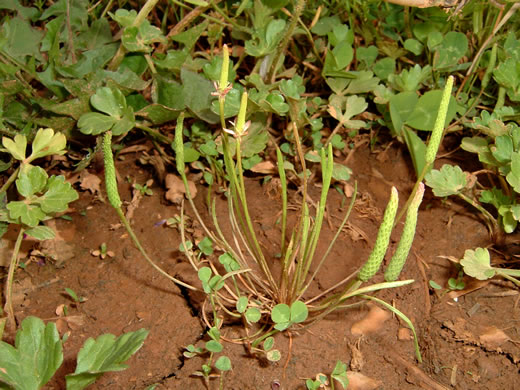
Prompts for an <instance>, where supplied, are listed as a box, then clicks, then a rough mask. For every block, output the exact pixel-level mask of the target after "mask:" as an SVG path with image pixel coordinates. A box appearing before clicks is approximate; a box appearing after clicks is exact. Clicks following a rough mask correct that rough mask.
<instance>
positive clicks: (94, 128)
mask: <svg viewBox="0 0 520 390" xmlns="http://www.w3.org/2000/svg"><path fill="white" fill-rule="evenodd" d="M116 122H117V119H116V118H114V117H112V116H108V115H103V114H100V113H99V112H89V113H87V114H83V115H82V116H81V117H80V118H79V121H78V128H79V131H81V132H82V133H83V134H91V135H99V134H101V133H104V132H105V131H107V130H110V129H111V128H112V126H114V124H115V123H116Z"/></svg>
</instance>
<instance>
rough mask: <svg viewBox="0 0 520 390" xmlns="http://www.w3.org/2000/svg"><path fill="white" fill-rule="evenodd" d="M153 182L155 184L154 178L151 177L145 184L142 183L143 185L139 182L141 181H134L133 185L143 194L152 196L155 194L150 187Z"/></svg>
mask: <svg viewBox="0 0 520 390" xmlns="http://www.w3.org/2000/svg"><path fill="white" fill-rule="evenodd" d="M152 184H153V179H150V180H148V181H147V182H146V183H145V184H142V185H141V184H139V183H134V184H133V185H132V187H133V188H135V189H136V190H137V191H139V192H140V193H141V195H142V196H145V195H148V196H152V195H153V191H152V189H151V188H150V186H151V185H152Z"/></svg>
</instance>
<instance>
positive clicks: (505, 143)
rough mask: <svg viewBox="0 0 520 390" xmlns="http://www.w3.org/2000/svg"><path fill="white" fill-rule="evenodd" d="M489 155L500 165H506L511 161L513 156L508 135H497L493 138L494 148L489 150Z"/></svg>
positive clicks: (511, 141)
mask: <svg viewBox="0 0 520 390" xmlns="http://www.w3.org/2000/svg"><path fill="white" fill-rule="evenodd" d="M490 149H491V154H492V155H493V157H495V158H496V159H497V161H498V162H500V163H507V162H509V161H511V155H512V154H513V140H512V139H511V136H509V135H499V136H498V137H496V138H495V146H492V147H491V148H490Z"/></svg>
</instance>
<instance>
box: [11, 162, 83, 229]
mask: <svg viewBox="0 0 520 390" xmlns="http://www.w3.org/2000/svg"><path fill="white" fill-rule="evenodd" d="M16 188H17V190H18V192H19V194H20V195H22V196H23V197H25V199H24V200H21V201H11V202H9V203H8V204H7V206H6V208H7V210H8V211H9V222H13V223H22V224H25V225H27V226H29V227H36V226H37V225H38V224H39V223H40V221H43V220H44V219H45V218H46V217H47V216H48V215H49V214H52V213H56V212H62V211H65V210H66V209H67V207H68V204H69V202H72V201H74V200H76V199H78V194H77V193H76V191H75V190H74V189H73V188H72V186H71V185H70V183H66V182H65V178H64V177H63V176H51V177H50V178H49V179H48V176H47V173H46V172H45V170H44V169H43V168H41V167H38V166H33V165H30V164H24V165H22V168H21V170H20V174H19V176H18V178H17V179H16ZM40 193H43V195H41V196H39V195H38V194H40ZM38 233H40V232H39V231H35V234H36V235H38V236H42V235H41V234H38Z"/></svg>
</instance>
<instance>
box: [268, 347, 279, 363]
mask: <svg viewBox="0 0 520 390" xmlns="http://www.w3.org/2000/svg"><path fill="white" fill-rule="evenodd" d="M265 356H266V357H267V360H269V361H270V362H277V361H278V360H280V358H281V357H282V354H281V353H280V351H279V350H277V349H272V350H270V351H268V352H267V353H266V354H265Z"/></svg>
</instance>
